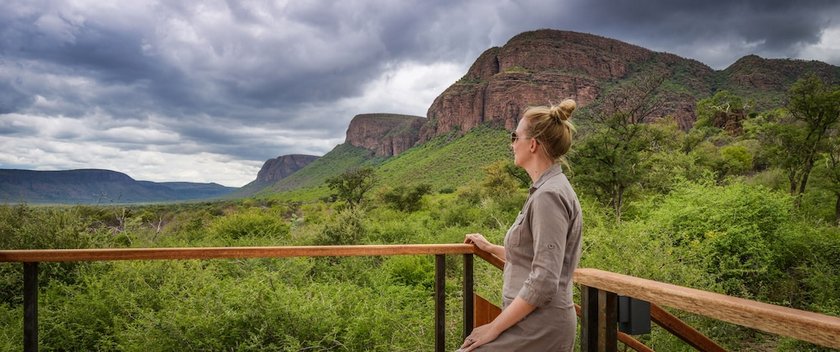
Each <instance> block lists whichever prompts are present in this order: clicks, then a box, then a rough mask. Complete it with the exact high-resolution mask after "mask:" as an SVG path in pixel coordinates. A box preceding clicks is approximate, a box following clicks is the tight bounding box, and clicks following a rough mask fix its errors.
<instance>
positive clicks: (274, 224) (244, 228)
mask: <svg viewBox="0 0 840 352" xmlns="http://www.w3.org/2000/svg"><path fill="white" fill-rule="evenodd" d="M209 232H210V233H211V234H212V236H213V238H218V239H222V240H239V239H244V238H271V239H275V240H288V239H289V224H288V223H287V222H286V220H285V219H283V218H282V217H281V216H280V215H278V214H275V213H273V212H267V211H263V210H259V209H250V210H247V211H245V212H243V213H236V214H231V215H228V216H225V217H221V218H218V219H216V220H215V221H214V222H213V223H212V224H211V225H210V229H209Z"/></svg>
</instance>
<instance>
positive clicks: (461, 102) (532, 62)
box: [421, 30, 714, 141]
mask: <svg viewBox="0 0 840 352" xmlns="http://www.w3.org/2000/svg"><path fill="white" fill-rule="evenodd" d="M654 68H656V69H659V70H662V71H676V70H681V72H690V73H691V75H690V76H689V75H686V76H684V77H676V78H675V79H677V80H680V81H681V83H682V84H684V85H687V86H689V87H691V89H690V90H689V92H687V94H681V95H677V96H675V97H671V98H672V99H673V98H676V99H677V100H676V101H673V103H672V104H669V107H668V108H666V111H663V112H662V113H663V114H672V115H675V116H676V117H677V120H678V121H681V124H683V125H687V126H690V123H691V122H693V121H694V119H695V116H694V114H693V110H694V102H695V101H696V98H697V97H696V96H695V95H703V96H705V95H707V94H708V92H709V91H710V90H711V82H712V75H713V73H714V71H713V70H712V69H710V68H709V67H707V66H705V65H703V64H701V63H699V62H697V61H693V60H687V59H683V58H680V57H678V56H675V55H671V54H665V53H656V52H653V51H650V50H647V49H644V48H641V47H638V46H635V45H630V44H627V43H623V42H620V41H617V40H613V39H608V38H603V37H599V36H595V35H590V34H583V33H575V32H566V31H556V30H538V31H533V32H525V33H522V34H519V35H517V36H515V37H513V38H511V39H510V41H508V42H507V44H505V45H504V46H503V47H501V48H499V47H494V48H490V49H488V50H487V51H485V52H484V53H483V54H481V56H479V58H478V59H477V60H476V62H475V63H474V64H473V65H472V67H470V69H469V71H468V72H467V74H466V75H464V77H463V78H461V79H460V80H459V81H458V82H456V83H455V84H453V85H452V86H450V87H449V88H448V89H447V90H446V91H444V92H443V94H441V95H440V96H438V98H437V99H435V101H434V103H432V106H431V107H430V108H429V111H428V113H427V115H428V118H429V123H427V124H426V125H425V126H424V127H423V129H422V130H421V140H424V141H425V140H428V139H431V138H433V137H434V136H437V135H441V134H445V133H449V132H450V131H452V130H460V131H467V130H469V129H471V128H473V127H475V126H476V125H478V124H480V123H489V124H492V125H497V126H500V127H504V128H508V129H513V128H515V126H516V123H517V122H518V119H519V117H520V115H521V114H522V112H523V111H524V110H525V108H527V107H528V106H532V105H546V104H549V103H557V102H559V101H561V100H563V99H565V98H572V99H575V101H576V102H577V103H578V107H583V106H586V105H587V104H589V103H591V102H592V101H594V100H595V99H597V98H598V97H599V95H600V94H601V93H602V91H603V90H604V89H605V88H604V87H605V85H606V84H607V83H610V82H615V81H618V80H622V79H625V78H628V77H631V76H632V74H634V73H638V72H642V71H644V70H649V69H654Z"/></svg>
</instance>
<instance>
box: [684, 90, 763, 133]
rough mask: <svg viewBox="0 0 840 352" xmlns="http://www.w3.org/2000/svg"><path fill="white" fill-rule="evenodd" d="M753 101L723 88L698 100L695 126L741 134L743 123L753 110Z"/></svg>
mask: <svg viewBox="0 0 840 352" xmlns="http://www.w3.org/2000/svg"><path fill="white" fill-rule="evenodd" d="M752 106H753V103H752V102H744V100H743V99H742V98H741V97H739V96H737V95H735V94H732V93H730V92H729V91H727V90H722V91H719V92H717V93H715V95H713V96H711V97H709V98H706V99H701V100H700V101H698V102H697V108H696V111H697V121H696V122H695V123H694V127H696V128H699V127H715V128H720V129H723V130H725V131H727V132H729V133H731V134H735V135H737V134H741V132H742V126H741V123H742V121H744V120H745V119H746V118H747V117H748V116H749V115H750V113H751V111H752Z"/></svg>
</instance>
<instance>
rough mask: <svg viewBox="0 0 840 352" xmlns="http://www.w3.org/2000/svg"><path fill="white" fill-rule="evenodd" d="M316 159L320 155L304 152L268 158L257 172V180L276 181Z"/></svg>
mask: <svg viewBox="0 0 840 352" xmlns="http://www.w3.org/2000/svg"><path fill="white" fill-rule="evenodd" d="M315 159H318V157H317V156H314V155H302V154H291V155H282V156H279V157H277V158H274V159H268V160H266V162H265V164H263V166H262V168H261V169H260V172H259V173H258V174H257V182H264V183H272V182H275V181H277V180H280V179H282V178H285V177H286V176H289V175H291V174H293V173H294V172H295V171H297V170H300V169H302V168H303V167H304V166H306V165H309V163H311V162H313V161H315Z"/></svg>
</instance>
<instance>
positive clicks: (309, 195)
mask: <svg viewBox="0 0 840 352" xmlns="http://www.w3.org/2000/svg"><path fill="white" fill-rule="evenodd" d="M381 161H382V160H381V158H376V157H374V156H373V153H372V152H371V151H369V150H367V149H365V148H360V147H355V146H353V145H351V144H350V143H344V144H340V145H338V146H336V147H335V149H333V150H331V151H330V152H329V153H327V154H325V155H324V156H322V157H320V158H318V159H317V160H315V161H313V162H311V163H309V164H308V165H306V166H305V167H304V168H302V169H300V170H298V171H297V172H295V173H293V174H291V175H289V176H288V177H286V178H283V179H282V180H280V181H278V182H277V183H276V184H274V185H272V186H271V187H268V188H266V189H264V190H262V191H260V192H259V195H269V194H271V193H272V192H286V191H297V192H290V193H291V195H290V194H280V196H281V197H282V199H287V200H288V199H292V200H296V199H297V198H295V197H294V195H298V196H299V197H300V198H303V199H307V200H311V199H317V197H319V196H324V195H327V194H328V193H327V192H328V190H327V189H326V188H321V187H322V186H323V185H324V183H325V182H326V181H327V179H329V178H331V177H336V176H338V175H341V174H342V173H344V172H346V171H348V170H352V169H359V168H364V167H368V166H372V165H376V164H378V163H380V162H381ZM313 196H314V197H313Z"/></svg>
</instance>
